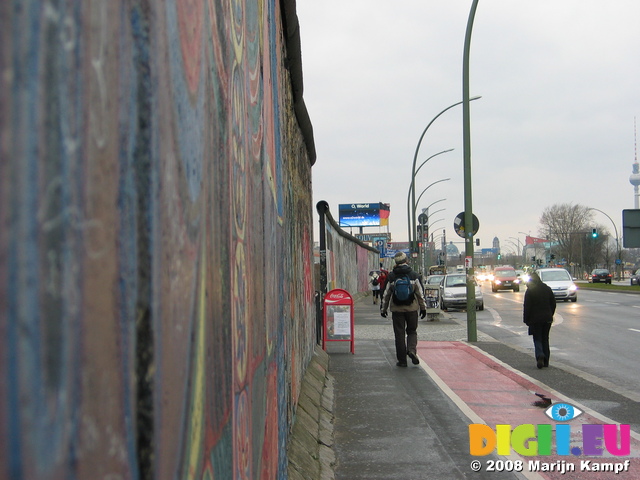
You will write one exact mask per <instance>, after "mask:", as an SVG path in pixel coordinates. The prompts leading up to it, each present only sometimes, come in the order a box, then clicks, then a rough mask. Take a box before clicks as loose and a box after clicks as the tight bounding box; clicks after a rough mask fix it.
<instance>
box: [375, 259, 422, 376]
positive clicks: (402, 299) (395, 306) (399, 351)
mask: <svg viewBox="0 0 640 480" xmlns="http://www.w3.org/2000/svg"><path fill="white" fill-rule="evenodd" d="M393 260H394V261H395V264H396V266H395V267H394V268H393V270H392V271H391V273H389V275H388V276H387V287H386V288H385V291H384V297H383V299H382V308H381V310H380V315H382V316H383V317H385V318H386V317H387V310H391V320H392V322H393V334H394V336H395V340H396V357H397V359H398V362H397V363H396V365H397V366H398V367H406V366H407V355H408V356H409V358H410V359H411V362H412V363H413V364H414V365H418V364H419V363H420V359H419V358H418V355H417V353H416V349H417V347H418V312H420V318H424V317H426V316H427V307H426V304H425V302H424V294H423V292H422V285H421V284H420V281H419V279H418V274H417V273H416V272H414V271H413V270H412V269H411V267H410V266H409V264H408V263H407V256H406V255H405V254H404V253H403V252H398V253H396V255H395V257H393Z"/></svg>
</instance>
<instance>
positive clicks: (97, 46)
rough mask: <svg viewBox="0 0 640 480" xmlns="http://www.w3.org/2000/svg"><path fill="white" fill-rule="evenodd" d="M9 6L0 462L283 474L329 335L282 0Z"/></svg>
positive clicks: (57, 473) (50, 469) (240, 475)
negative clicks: (323, 323)
mask: <svg viewBox="0 0 640 480" xmlns="http://www.w3.org/2000/svg"><path fill="white" fill-rule="evenodd" d="M10 3H11V2H2V4H1V5H0V70H1V71H2V72H3V75H1V76H0V87H2V88H1V89H0V132H1V135H0V154H1V155H2V161H0V221H1V224H2V225H3V228H2V229H0V333H2V334H3V335H2V336H1V337H0V338H1V339H0V342H1V343H2V345H1V348H0V351H2V352H3V354H2V355H0V375H1V376H2V378H3V381H2V382H0V402H1V403H2V408H1V409H0V434H1V435H0V478H12V479H18V480H19V479H27V478H28V479H64V478H79V479H92V480H93V479H95V478H110V479H114V480H115V479H127V478H193V479H200V478H208V479H245V478H246V479H254V478H264V479H273V478H283V477H284V476H285V475H286V473H285V472H286V461H287V459H286V451H285V448H286V444H287V440H288V434H289V430H290V425H291V421H292V418H293V414H294V411H295V405H296V402H297V399H298V395H299V388H300V382H301V378H302V375H303V374H304V369H305V366H306V365H307V363H308V361H309V359H310V358H311V355H312V353H313V347H314V344H315V338H316V332H315V307H314V303H313V293H314V287H313V278H312V239H313V234H312V230H311V229H312V215H311V211H312V210H311V209H312V206H311V162H310V161H309V156H308V149H307V144H306V143H305V138H304V136H303V134H302V133H301V130H300V126H299V124H298V120H297V118H296V116H295V114H294V109H293V94H292V86H291V82H292V80H291V78H290V77H289V71H288V69H287V68H286V67H285V60H284V59H285V57H286V56H287V52H286V48H287V46H286V38H285V34H284V32H283V24H284V19H283V18H282V17H283V13H282V12H281V10H280V8H281V6H282V2H278V1H276V0H248V1H239V0H166V1H164V2H149V1H147V0H131V1H127V2H125V1H120V0H115V1H113V2H104V1H101V0H88V1H81V0H69V1H66V2H59V1H54V0H26V1H24V2H21V3H22V6H21V8H20V9H18V8H14V6H13V4H10Z"/></svg>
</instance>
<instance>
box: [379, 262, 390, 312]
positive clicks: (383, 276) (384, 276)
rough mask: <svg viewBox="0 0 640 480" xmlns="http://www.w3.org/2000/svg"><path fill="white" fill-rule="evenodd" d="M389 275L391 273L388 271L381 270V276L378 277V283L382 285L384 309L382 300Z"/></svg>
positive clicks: (381, 295)
mask: <svg viewBox="0 0 640 480" xmlns="http://www.w3.org/2000/svg"><path fill="white" fill-rule="evenodd" d="M388 275H389V272H388V271H387V270H385V269H384V268H382V269H380V275H379V276H378V282H379V283H380V294H379V296H380V308H382V298H383V295H384V289H385V288H386V286H387V276H388Z"/></svg>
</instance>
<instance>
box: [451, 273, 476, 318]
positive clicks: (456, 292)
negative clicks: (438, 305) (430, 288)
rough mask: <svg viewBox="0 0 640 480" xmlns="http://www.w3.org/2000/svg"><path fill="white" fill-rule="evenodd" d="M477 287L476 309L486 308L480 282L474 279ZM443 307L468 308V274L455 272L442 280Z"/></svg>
mask: <svg viewBox="0 0 640 480" xmlns="http://www.w3.org/2000/svg"><path fill="white" fill-rule="evenodd" d="M473 284H474V285H475V287H476V310H484V298H483V296H482V290H481V289H480V286H479V285H478V283H477V282H476V281H475V279H474V280H473ZM442 292H443V293H442V309H443V310H448V309H449V308H460V309H466V308H467V275H466V274H464V273H462V274H460V273H455V274H451V275H445V277H444V280H442Z"/></svg>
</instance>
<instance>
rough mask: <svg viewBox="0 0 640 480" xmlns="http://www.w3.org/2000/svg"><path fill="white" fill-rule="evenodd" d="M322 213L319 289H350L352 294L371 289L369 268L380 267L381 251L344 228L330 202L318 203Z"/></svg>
mask: <svg viewBox="0 0 640 480" xmlns="http://www.w3.org/2000/svg"><path fill="white" fill-rule="evenodd" d="M316 209H317V210H318V214H319V216H320V228H319V230H320V232H319V233H320V284H321V285H320V289H321V291H322V292H323V293H326V292H327V291H329V290H333V289H334V288H341V289H343V290H346V291H348V292H349V293H350V294H351V296H354V297H355V296H357V295H358V294H364V293H366V292H368V291H369V289H370V286H369V278H370V277H369V272H371V271H372V270H379V269H380V253H379V252H378V250H376V249H375V248H373V247H370V246H369V245H367V244H365V243H363V242H361V241H360V240H358V239H357V238H356V237H354V236H353V235H350V234H348V233H347V232H345V231H344V230H343V229H342V228H340V226H339V225H338V222H336V221H335V219H334V218H333V215H331V211H330V210H329V205H328V204H327V202H325V201H320V202H318V204H317V205H316Z"/></svg>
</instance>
